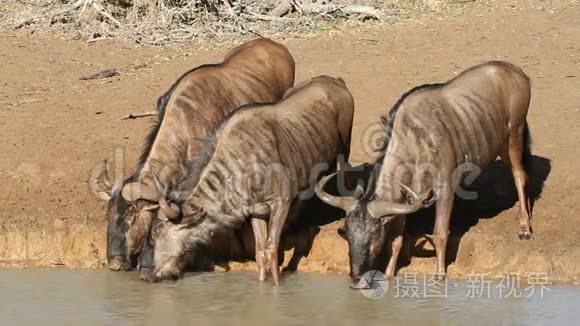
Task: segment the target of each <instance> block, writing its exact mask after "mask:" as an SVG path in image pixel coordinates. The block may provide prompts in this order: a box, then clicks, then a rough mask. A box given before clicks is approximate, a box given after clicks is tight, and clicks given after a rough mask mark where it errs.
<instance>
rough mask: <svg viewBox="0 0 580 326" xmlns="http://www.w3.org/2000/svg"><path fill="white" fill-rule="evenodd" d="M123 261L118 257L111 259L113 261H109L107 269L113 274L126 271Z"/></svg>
mask: <svg viewBox="0 0 580 326" xmlns="http://www.w3.org/2000/svg"><path fill="white" fill-rule="evenodd" d="M124 261H125V260H124V259H123V257H120V256H116V257H113V259H111V260H109V264H108V267H109V269H110V270H112V271H114V272H118V271H121V270H124V269H126V268H125V263H124Z"/></svg>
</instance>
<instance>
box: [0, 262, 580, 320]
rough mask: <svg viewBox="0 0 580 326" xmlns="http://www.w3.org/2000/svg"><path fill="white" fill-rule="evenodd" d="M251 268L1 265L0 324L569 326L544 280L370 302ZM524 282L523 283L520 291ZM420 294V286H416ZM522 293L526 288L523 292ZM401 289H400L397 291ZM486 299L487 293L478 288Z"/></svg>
mask: <svg viewBox="0 0 580 326" xmlns="http://www.w3.org/2000/svg"><path fill="white" fill-rule="evenodd" d="M256 278H257V276H256V274H255V273H250V272H221V273H220V272H217V273H203V274H192V275H188V276H187V277H186V278H185V279H184V280H182V281H179V282H176V283H163V284H147V283H143V282H141V281H139V280H138V279H137V275H136V273H134V272H133V273H131V272H127V273H123V272H121V273H113V272H109V271H104V270H103V271H87V270H82V271H73V270H59V269H27V270H18V269H8V270H0V318H1V319H0V321H1V322H0V323H1V324H2V325H32V324H34V325H141V324H145V325H163V326H165V325H191V324H193V323H194V322H195V323H196V324H198V325H227V324H231V325H264V324H270V325H278V324H287V325H299V324H304V323H308V324H312V325H360V326H362V325H365V326H366V325H385V324H399V323H404V324H405V325H425V324H429V325H431V324H441V325H466V324H467V325H470V326H472V325H546V324H550V325H558V324H565V325H568V324H569V325H574V324H577V322H578V319H579V317H580V312H579V311H578V307H580V287H574V286H564V285H559V286H556V285H550V286H549V289H550V291H546V292H544V295H543V298H542V297H540V293H539V292H538V291H539V289H538V290H536V293H535V294H534V296H532V297H531V298H527V297H526V294H525V293H524V295H523V297H521V298H513V297H511V298H498V297H497V296H498V292H497V290H496V289H495V285H492V289H491V292H490V294H491V296H492V297H491V298H489V299H488V298H477V299H475V298H467V297H466V296H467V295H469V291H470V289H471V290H472V289H473V288H472V287H470V285H468V284H467V283H464V282H463V283H454V282H451V281H449V283H448V284H447V298H398V297H396V296H397V293H396V290H395V289H394V285H395V282H393V281H392V282H391V283H390V284H391V285H390V288H389V289H388V291H387V293H386V295H385V296H384V297H382V298H380V299H375V300H372V299H368V298H366V297H365V296H364V295H363V294H361V292H359V291H357V290H351V289H349V288H348V286H347V282H346V279H345V277H344V276H339V275H318V274H309V273H298V274H294V275H290V276H288V277H286V278H285V279H284V283H283V285H282V286H280V287H275V286H273V285H271V284H270V283H268V282H266V283H262V284H260V283H258V282H257V281H256ZM524 286H525V285H522V289H523V287H524ZM419 290H420V291H419V292H420V294H421V295H420V296H423V291H422V289H419ZM527 294H529V292H528V293H527ZM399 295H402V291H401V292H400V293H399ZM484 296H485V295H484Z"/></svg>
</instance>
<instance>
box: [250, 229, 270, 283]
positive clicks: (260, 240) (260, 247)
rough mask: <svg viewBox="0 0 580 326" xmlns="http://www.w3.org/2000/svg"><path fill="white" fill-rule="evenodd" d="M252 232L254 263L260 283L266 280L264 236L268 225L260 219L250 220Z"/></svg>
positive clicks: (266, 262) (266, 263) (266, 264)
mask: <svg viewBox="0 0 580 326" xmlns="http://www.w3.org/2000/svg"><path fill="white" fill-rule="evenodd" d="M251 223H252V230H253V231H254V239H255V243H256V245H255V249H254V250H255V252H256V263H257V264H258V274H259V280H260V282H263V281H265V280H266V272H267V270H266V268H267V266H268V259H267V257H266V252H265V248H266V236H267V232H268V224H267V223H266V221H265V220H263V219H260V218H252V222H251Z"/></svg>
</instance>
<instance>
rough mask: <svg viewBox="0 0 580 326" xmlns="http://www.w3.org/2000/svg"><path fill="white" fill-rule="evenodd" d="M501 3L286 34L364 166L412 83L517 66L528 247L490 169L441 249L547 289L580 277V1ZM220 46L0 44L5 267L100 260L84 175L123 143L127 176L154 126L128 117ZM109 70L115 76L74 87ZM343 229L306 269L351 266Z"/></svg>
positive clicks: (25, 38)
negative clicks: (342, 116)
mask: <svg viewBox="0 0 580 326" xmlns="http://www.w3.org/2000/svg"><path fill="white" fill-rule="evenodd" d="M509 3H510V5H504V4H496V3H494V2H491V3H487V4H485V5H483V4H480V5H473V6H471V7H469V8H470V9H468V10H466V12H465V13H457V16H454V17H445V18H444V19H437V18H434V17H433V18H429V17H428V18H421V19H419V21H416V22H407V23H404V24H401V25H394V26H387V27H385V26H382V27H369V28H366V29H365V30H356V31H352V30H343V31H333V32H329V33H327V34H325V35H323V36H319V37H316V38H314V39H288V40H282V39H279V41H282V42H284V43H285V44H287V46H288V47H289V49H290V50H291V52H292V53H293V55H294V56H295V58H296V62H297V69H298V76H297V80H303V79H306V78H309V77H311V76H314V75H318V74H329V75H336V76H342V77H343V78H344V79H345V80H346V81H347V84H348V86H349V88H350V89H351V90H352V92H353V94H354V96H355V98H356V105H357V107H356V110H357V113H356V115H355V127H354V138H353V139H354V140H355V141H354V142H353V149H352V151H353V155H352V159H353V161H355V162H364V161H366V160H369V159H370V158H369V156H368V155H367V154H365V151H364V150H363V146H362V145H361V141H360V139H361V137H362V134H363V131H364V130H365V129H366V128H367V127H368V126H369V125H371V124H372V123H373V122H375V121H376V120H377V117H378V116H379V114H381V113H384V112H385V111H386V110H388V109H389V107H390V106H391V105H392V104H393V103H394V102H395V101H396V99H397V98H398V97H399V96H400V95H401V94H402V93H403V92H405V91H406V90H408V89H409V88H411V87H412V86H414V85H417V84H422V83H426V82H439V81H444V80H446V79H449V78H450V77H453V76H454V75H455V74H457V73H458V72H460V71H462V70H463V69H465V68H467V67H469V66H472V65H474V64H477V63H480V62H482V61H485V60H491V59H503V60H508V61H511V62H513V63H515V64H517V65H520V66H521V67H523V69H524V70H525V71H526V72H527V73H528V75H529V76H530V77H531V79H532V82H533V100H532V104H531V110H530V114H529V123H530V127H531V130H532V136H533V138H534V147H533V152H534V154H535V155H536V156H535V157H534V168H533V169H534V173H533V176H532V177H533V178H534V186H533V188H534V194H535V195H536V196H539V199H538V200H537V201H536V203H535V209H534V218H533V220H532V224H533V227H534V236H533V239H532V240H530V241H520V240H518V238H517V235H516V231H517V229H518V227H517V218H516V216H517V214H518V207H517V204H516V203H515V196H514V191H515V190H514V187H513V184H512V183H511V180H510V178H511V177H510V174H509V171H507V170H506V169H505V167H503V166H502V165H501V164H495V165H494V166H493V167H492V168H491V169H490V170H488V172H487V173H486V174H485V177H484V178H483V180H482V181H481V182H480V185H479V188H478V189H480V199H478V200H477V201H475V202H463V203H459V204H458V207H457V209H456V210H455V211H454V212H455V213H454V217H453V223H454V224H453V237H454V241H452V242H453V244H452V245H451V247H456V248H458V249H457V250H453V249H452V250H450V251H451V253H450V257H449V258H450V260H452V261H453V263H452V264H451V265H450V267H449V273H450V276H451V277H465V276H466V274H467V273H470V272H478V273H482V272H490V273H492V275H495V274H496V273H501V272H522V273H523V272H549V273H550V274H551V276H552V279H554V280H558V281H564V282H578V280H580V240H579V239H580V220H579V217H578V216H576V215H575V214H573V213H572V212H573V209H575V208H578V204H579V202H580V200H579V199H580V195H579V192H580V189H579V186H578V184H579V183H580V180H579V178H578V172H577V171H578V168H579V167H580V163H579V161H576V160H578V149H577V145H575V144H577V143H576V142H577V140H578V138H577V137H580V133H579V130H580V43H579V42H578V40H580V6H579V5H578V4H577V2H575V1H553V2H551V3H552V5H551V6H548V4H546V3H544V2H541V1H531V2H528V1H521V2H512V1H510V2H509ZM512 3H515V5H512ZM530 3H532V4H530ZM534 3H536V4H537V5H533V4H534ZM541 6H543V7H541ZM225 51H226V48H225V47H220V48H216V49H200V48H195V49H192V48H187V47H185V46H182V47H179V48H176V47H168V48H161V47H139V48H135V47H131V46H127V45H122V44H120V43H114V42H112V41H106V42H97V43H93V44H86V43H83V42H79V41H68V40H64V39H58V38H55V37H51V36H49V35H39V34H38V33H36V34H34V35H27V34H23V33H14V34H13V35H10V34H3V35H1V36H0V138H1V139H2V141H1V142H0V153H2V154H1V155H0V207H1V209H0V265H3V266H47V265H63V264H64V266H67V267H98V266H102V265H103V261H104V254H105V221H104V212H105V204H104V203H103V202H101V201H99V200H98V199H97V198H96V197H95V196H94V195H93V194H92V193H91V191H90V189H89V186H88V179H89V175H90V172H91V169H92V168H93V166H95V165H96V164H97V163H98V162H99V160H101V159H104V158H109V159H112V158H113V156H114V151H115V148H116V147H117V146H121V147H122V148H123V149H124V154H125V168H126V171H129V169H130V168H131V167H132V166H133V164H134V162H135V161H136V158H137V156H138V153H139V149H140V146H141V143H142V141H143V139H144V137H145V135H146V133H147V131H148V129H149V126H150V125H151V118H144V119H139V120H121V118H122V117H124V116H125V115H127V114H129V113H135V112H142V111H150V110H152V109H153V108H154V103H155V101H156V99H157V97H158V96H159V95H160V94H162V93H163V92H164V91H165V90H167V89H168V87H169V86H170V85H171V84H172V83H173V82H174V80H175V79H176V78H177V77H178V76H179V75H180V74H181V73H182V72H184V71H186V70H188V69H190V68H191V67H194V66H196V65H199V64H202V63H206V62H212V61H216V59H217V58H220V57H221V56H222V55H223V54H224V53H225ZM109 68H116V69H117V70H119V72H120V75H118V76H115V77H112V78H107V79H96V80H89V81H81V80H79V77H81V76H85V75H89V74H92V73H95V72H98V71H100V70H104V69H109ZM575 148H576V149H575ZM574 153H576V154H574ZM423 215H426V216H417V217H411V218H410V219H409V220H410V223H411V226H410V228H409V231H410V232H411V233H414V234H420V233H422V232H424V231H427V233H429V231H430V230H429V225H430V224H431V223H432V217H431V216H429V212H427V213H425V214H423ZM337 227H338V223H334V224H331V225H328V226H325V227H324V229H323V231H322V232H321V233H320V235H319V236H318V238H317V239H316V242H315V244H314V248H313V250H312V252H311V254H310V256H309V257H308V258H307V259H305V260H304V261H303V262H302V264H301V270H308V271H321V272H340V273H344V272H346V271H347V270H348V266H347V263H348V258H347V248H346V243H345V242H344V241H343V240H342V239H340V238H339V237H338V236H337V235H336V233H335V230H336V228H337ZM417 242H418V243H419V245H416V246H414V249H413V253H414V255H415V257H413V258H412V261H411V264H410V265H409V266H407V267H405V268H404V269H403V271H413V272H414V271H418V272H431V271H434V266H435V259H434V257H433V256H432V250H430V249H431V248H429V246H428V245H427V246H423V245H422V243H424V242H425V241H424V239H422V238H419V240H417ZM410 243H412V244H414V243H415V239H414V238H412V237H410Z"/></svg>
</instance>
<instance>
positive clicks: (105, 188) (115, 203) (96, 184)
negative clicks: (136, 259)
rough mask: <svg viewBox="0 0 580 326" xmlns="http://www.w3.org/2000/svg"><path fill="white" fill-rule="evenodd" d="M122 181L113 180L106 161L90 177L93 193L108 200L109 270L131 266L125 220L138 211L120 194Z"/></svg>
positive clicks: (134, 215)
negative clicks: (127, 248)
mask: <svg viewBox="0 0 580 326" xmlns="http://www.w3.org/2000/svg"><path fill="white" fill-rule="evenodd" d="M122 185H123V182H119V181H117V182H113V181H111V178H110V176H109V173H108V170H107V162H106V161H104V162H102V163H101V165H100V166H99V168H98V170H97V174H96V175H93V177H92V178H91V187H92V188H93V191H94V192H95V194H96V195H97V196H98V197H99V198H101V199H103V200H106V201H107V202H108V207H107V261H108V265H109V268H110V269H111V270H115V271H119V270H127V269H129V268H131V265H132V261H131V260H132V259H130V255H127V250H126V241H125V234H126V232H127V230H128V223H126V222H127V221H132V220H134V219H135V217H136V214H137V213H138V210H137V207H136V205H135V204H134V203H131V202H129V201H127V200H126V199H125V198H123V196H122V195H121V188H122Z"/></svg>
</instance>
